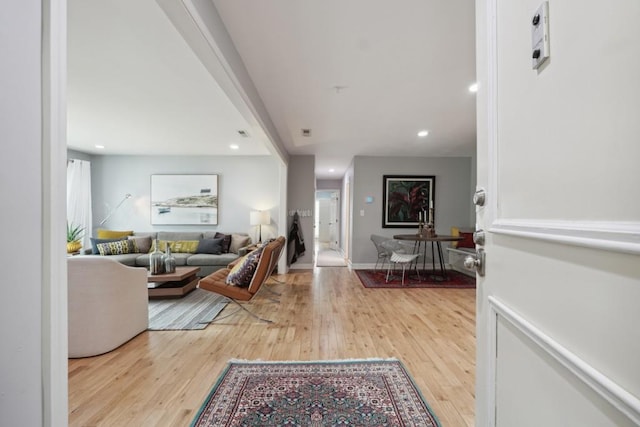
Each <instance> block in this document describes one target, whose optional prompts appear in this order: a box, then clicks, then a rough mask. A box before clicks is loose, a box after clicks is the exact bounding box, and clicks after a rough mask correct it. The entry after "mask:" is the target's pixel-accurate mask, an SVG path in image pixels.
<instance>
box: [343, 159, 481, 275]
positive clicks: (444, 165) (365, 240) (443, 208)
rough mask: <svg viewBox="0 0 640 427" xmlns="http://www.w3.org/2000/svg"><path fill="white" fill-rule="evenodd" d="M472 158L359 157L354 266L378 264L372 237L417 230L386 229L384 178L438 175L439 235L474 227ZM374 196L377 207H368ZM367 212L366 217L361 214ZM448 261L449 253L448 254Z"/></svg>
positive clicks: (355, 173)
mask: <svg viewBox="0 0 640 427" xmlns="http://www.w3.org/2000/svg"><path fill="white" fill-rule="evenodd" d="M471 169H472V167H471V158H469V157H367V156H357V157H355V159H354V169H353V184H352V192H353V208H352V215H353V227H352V236H351V237H352V242H353V245H352V248H353V251H352V257H351V261H352V263H354V264H362V263H375V261H376V258H377V252H376V250H375V247H374V245H373V243H372V242H371V234H379V235H383V236H389V237H391V236H393V235H394V234H403V233H404V234H406V233H410V232H415V231H416V229H415V228H383V227H382V210H383V206H382V191H383V176H384V175H435V177H436V185H435V203H434V207H435V218H434V222H435V226H436V232H437V233H438V234H450V232H451V227H452V226H459V227H470V226H472V225H473V224H472V223H470V222H469V221H470V218H471V213H470V212H472V211H473V209H472V208H471V206H472V202H471V198H470V197H469V195H470V194H471V193H472V191H471V188H472V187H471V183H472V179H471ZM366 196H372V197H373V203H371V204H367V203H365V197H366ZM361 210H364V216H361V215H360V211H361ZM445 257H446V253H445Z"/></svg>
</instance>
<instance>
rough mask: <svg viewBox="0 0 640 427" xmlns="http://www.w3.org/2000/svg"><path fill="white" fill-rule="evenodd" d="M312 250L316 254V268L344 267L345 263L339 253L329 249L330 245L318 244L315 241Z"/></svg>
mask: <svg viewBox="0 0 640 427" xmlns="http://www.w3.org/2000/svg"><path fill="white" fill-rule="evenodd" d="M313 247H314V250H315V252H316V257H315V259H316V267H346V266H347V262H346V261H345V259H344V256H343V255H342V252H341V251H338V250H335V249H331V247H330V244H329V243H328V242H327V243H320V242H318V240H317V239H316V240H315V243H314V246H313Z"/></svg>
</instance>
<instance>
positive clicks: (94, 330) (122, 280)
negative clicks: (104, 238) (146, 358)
mask: <svg viewBox="0 0 640 427" xmlns="http://www.w3.org/2000/svg"><path fill="white" fill-rule="evenodd" d="M67 274H68V279H67V283H68V304H69V305H68V313H69V357H71V358H74V357H88V356H96V355H98V354H102V353H106V352H109V351H111V350H113V349H115V348H117V347H119V346H121V345H122V344H124V343H125V342H127V341H129V340H130V339H131V338H133V337H135V336H136V335H138V334H139V333H140V332H143V331H146V330H147V327H148V326H149V296H148V292H147V270H146V269H144V268H134V267H127V266H125V265H123V264H121V263H119V262H118V261H114V260H113V259H109V257H98V256H86V257H85V256H75V257H71V258H69V259H68V260H67Z"/></svg>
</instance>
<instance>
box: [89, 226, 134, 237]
mask: <svg viewBox="0 0 640 427" xmlns="http://www.w3.org/2000/svg"><path fill="white" fill-rule="evenodd" d="M127 236H133V230H127V231H115V230H103V229H101V228H99V229H98V236H97V237H98V239H118V238H120V237H125V238H126V237H127Z"/></svg>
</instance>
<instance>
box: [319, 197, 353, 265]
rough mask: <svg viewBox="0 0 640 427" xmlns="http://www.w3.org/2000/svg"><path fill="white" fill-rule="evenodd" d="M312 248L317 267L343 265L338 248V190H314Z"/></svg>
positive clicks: (342, 257)
mask: <svg viewBox="0 0 640 427" xmlns="http://www.w3.org/2000/svg"><path fill="white" fill-rule="evenodd" d="M315 208H316V209H315V212H316V215H315V218H314V236H313V237H314V249H315V260H316V266H317V267H330V266H331V267H345V266H346V262H345V259H344V254H343V252H342V250H341V249H340V243H339V242H340V229H339V227H338V225H339V222H340V190H318V191H316V206H315Z"/></svg>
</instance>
